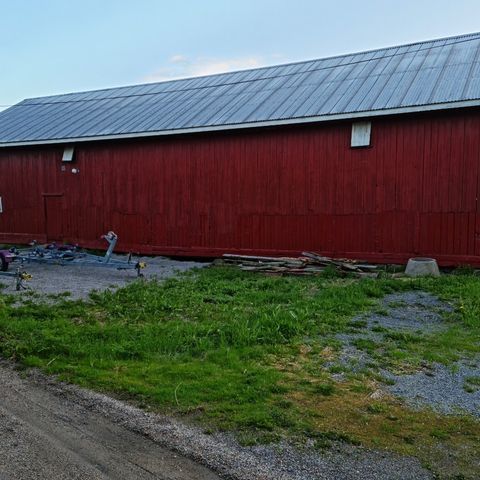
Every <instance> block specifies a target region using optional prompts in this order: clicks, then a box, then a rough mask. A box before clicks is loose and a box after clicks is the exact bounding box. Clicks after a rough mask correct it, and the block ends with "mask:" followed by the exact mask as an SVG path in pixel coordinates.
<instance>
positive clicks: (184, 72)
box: [142, 54, 281, 82]
mask: <svg viewBox="0 0 480 480" xmlns="http://www.w3.org/2000/svg"><path fill="white" fill-rule="evenodd" d="M280 57H281V56H280V55H277V54H276V55H272V56H271V57H269V58H265V57H261V56H251V57H239V58H230V59H219V58H205V57H198V58H193V59H190V58H188V57H187V56H185V55H181V54H176V55H173V56H172V57H170V59H169V60H168V62H167V64H166V65H165V66H162V67H160V68H159V69H157V70H155V71H154V72H152V73H151V74H149V75H146V76H145V77H144V78H142V81H144V82H161V81H164V80H175V79H178V78H188V77H198V76H201V75H213V74H215V73H225V72H231V71H235V70H246V69H249V68H258V67H263V66H267V65H271V64H272V63H278V62H279V58H280Z"/></svg>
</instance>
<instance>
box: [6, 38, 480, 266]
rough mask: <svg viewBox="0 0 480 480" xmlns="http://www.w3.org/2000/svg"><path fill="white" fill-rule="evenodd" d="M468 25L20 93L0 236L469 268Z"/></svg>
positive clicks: (473, 195)
mask: <svg viewBox="0 0 480 480" xmlns="http://www.w3.org/2000/svg"><path fill="white" fill-rule="evenodd" d="M479 107H480V34H470V35H464V36H459V37H451V38H446V39H440V40H434V41H429V42H422V43H416V44H410V45H404V46H399V47H390V48H386V49H381V50H374V51H368V52H363V53H356V54H352V55H343V56H338V57H331V58H326V59H321V60H313V61H307V62H300V63H293V64H288V65H280V66H275V67H267V68H258V69H254V70H246V71H240V72H233V73H225V74H219V75H210V76H206V77H200V78H193V79H184V80H175V81H168V82H162V83H154V84H146V85H138V86H132V87H122V88H113V89H107V90H97V91H91V92H82V93H73V94H66V95H58V96H52V97H43V98H34V99H28V100H24V101H23V102H20V103H19V104H17V105H15V106H13V107H11V108H9V109H7V110H5V111H4V112H2V113H0V172H1V176H2V182H1V185H0V200H1V205H0V210H1V213H0V241H2V242H23V243H25V242H27V241H31V240H32V239H37V240H39V241H47V240H65V241H74V242H78V243H81V244H83V245H85V246H91V247H99V246H101V245H102V243H101V240H99V237H100V235H101V234H103V233H105V232H106V231H108V230H114V231H115V232H117V233H118V235H119V238H120V242H119V248H120V249H121V250H124V251H128V250H134V251H140V252H143V253H154V254H167V255H169V254H170V255H192V256H201V255H204V256H215V255H220V254H222V253H225V252H238V253H240V252H241V253H252V254H275V255H276V254H288V255H290V254H293V255H296V254H298V253H300V252H301V251H303V250H315V251H318V252H322V253H324V254H327V255H334V256H346V257H356V258H363V259H367V260H374V261H378V262H391V261H404V260H406V259H407V258H408V257H410V256H417V255H428V256H433V257H435V258H437V259H438V260H439V262H440V263H441V264H444V265H446V264H459V263H470V264H475V265H480V209H479V191H480V183H479V182H480V175H479V173H480V169H479V164H480V162H479V161H480V108H479Z"/></svg>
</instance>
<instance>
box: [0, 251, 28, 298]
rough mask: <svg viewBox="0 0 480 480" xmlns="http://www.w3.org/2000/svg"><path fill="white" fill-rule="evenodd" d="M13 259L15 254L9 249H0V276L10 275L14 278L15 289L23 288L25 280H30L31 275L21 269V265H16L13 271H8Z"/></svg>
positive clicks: (24, 287)
mask: <svg viewBox="0 0 480 480" xmlns="http://www.w3.org/2000/svg"><path fill="white" fill-rule="evenodd" d="M14 260H15V254H13V253H12V252H10V251H9V250H0V277H10V278H14V279H15V290H17V291H20V290H25V289H26V288H27V287H26V286H25V283H24V282H25V281H26V280H30V279H31V278H32V276H31V275H30V274H29V273H27V272H25V271H24V270H22V265H20V266H18V267H17V268H16V269H15V271H14V272H9V271H8V267H9V265H10V263H12V262H13V261H14Z"/></svg>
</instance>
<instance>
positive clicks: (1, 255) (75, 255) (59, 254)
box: [0, 232, 146, 290]
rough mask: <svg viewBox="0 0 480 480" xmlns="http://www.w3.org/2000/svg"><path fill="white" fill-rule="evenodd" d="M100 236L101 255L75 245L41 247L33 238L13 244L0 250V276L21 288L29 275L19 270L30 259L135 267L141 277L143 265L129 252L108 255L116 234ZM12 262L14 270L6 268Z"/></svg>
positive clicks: (115, 240)
mask: <svg viewBox="0 0 480 480" xmlns="http://www.w3.org/2000/svg"><path fill="white" fill-rule="evenodd" d="M102 238H103V239H104V240H106V241H107V243H108V249H107V251H106V252H105V255H103V256H99V255H94V254H92V253H88V252H86V251H83V250H82V249H81V248H80V247H79V246H78V245H70V244H60V245H59V244H57V243H50V244H48V245H44V246H41V245H38V244H37V242H36V241H33V242H32V243H31V244H30V247H29V248H16V247H13V248H10V249H9V250H0V275H2V276H9V277H14V278H15V279H16V289H17V290H21V289H23V288H25V286H24V283H23V282H24V281H25V280H29V279H30V278H31V276H30V275H29V274H28V273H27V272H25V271H23V266H24V264H26V263H30V262H32V263H43V264H48V265H69V266H76V267H99V268H112V269H116V270H135V271H136V273H137V276H139V277H141V276H143V275H142V270H143V269H144V268H145V267H146V264H145V263H143V262H138V261H134V260H133V259H132V255H131V254H130V255H129V256H128V259H127V260H123V259H117V258H113V257H112V254H113V250H114V248H115V246H116V244H117V240H118V236H117V235H116V234H115V233H114V232H108V233H107V234H106V235H102ZM13 263H17V264H18V266H17V268H16V271H15V272H9V271H8V270H9V267H10V265H11V264H13Z"/></svg>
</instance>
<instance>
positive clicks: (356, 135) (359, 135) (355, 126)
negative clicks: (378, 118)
mask: <svg viewBox="0 0 480 480" xmlns="http://www.w3.org/2000/svg"><path fill="white" fill-rule="evenodd" d="M371 133H372V122H355V123H352V143H351V147H352V148H356V147H369V146H370V136H371Z"/></svg>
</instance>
